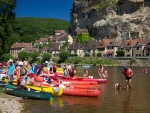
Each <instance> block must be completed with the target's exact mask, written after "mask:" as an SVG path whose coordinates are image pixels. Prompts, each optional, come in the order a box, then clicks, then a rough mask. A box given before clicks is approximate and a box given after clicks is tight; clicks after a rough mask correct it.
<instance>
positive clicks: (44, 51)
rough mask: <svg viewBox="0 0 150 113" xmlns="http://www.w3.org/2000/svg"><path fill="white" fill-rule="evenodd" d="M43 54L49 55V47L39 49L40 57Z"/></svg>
mask: <svg viewBox="0 0 150 113" xmlns="http://www.w3.org/2000/svg"><path fill="white" fill-rule="evenodd" d="M44 53H50V47H48V46H44V47H43V48H42V49H40V55H41V56H42V55H43V54H44Z"/></svg>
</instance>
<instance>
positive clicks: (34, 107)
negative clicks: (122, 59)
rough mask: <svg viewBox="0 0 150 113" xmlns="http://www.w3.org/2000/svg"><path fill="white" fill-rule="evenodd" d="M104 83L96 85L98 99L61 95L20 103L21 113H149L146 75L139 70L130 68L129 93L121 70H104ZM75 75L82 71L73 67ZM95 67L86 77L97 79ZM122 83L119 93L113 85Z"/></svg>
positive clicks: (149, 84)
mask: <svg viewBox="0 0 150 113" xmlns="http://www.w3.org/2000/svg"><path fill="white" fill-rule="evenodd" d="M106 68H107V70H108V74H109V75H108V78H107V79H108V82H107V83H105V84H100V86H101V94H100V96H99V97H98V98H89V97H74V96H62V97H54V100H53V101H51V102H50V101H42V100H23V101H22V102H23V103H25V104H26V109H25V110H24V111H23V113H48V112H52V113H150V108H149V105H150V98H149V94H150V74H142V73H140V69H141V68H140V67H131V68H132V70H133V72H134V75H133V77H132V88H133V89H132V90H131V91H130V90H129V91H128V90H125V78H124V75H123V74H122V67H106ZM75 69H76V70H77V75H79V76H83V71H84V70H83V68H82V67H81V66H76V67H75ZM97 69H98V67H96V66H92V67H91V68H89V69H88V71H89V75H90V76H94V78H98V77H99V76H98V74H97ZM115 83H120V84H122V89H121V90H115V89H114V84H115Z"/></svg>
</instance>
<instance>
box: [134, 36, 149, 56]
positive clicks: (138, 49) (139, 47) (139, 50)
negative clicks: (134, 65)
mask: <svg viewBox="0 0 150 113" xmlns="http://www.w3.org/2000/svg"><path fill="white" fill-rule="evenodd" d="M147 42H148V38H139V39H138V41H137V43H136V44H135V45H134V46H133V57H141V56H144V47H145V46H146V44H147Z"/></svg>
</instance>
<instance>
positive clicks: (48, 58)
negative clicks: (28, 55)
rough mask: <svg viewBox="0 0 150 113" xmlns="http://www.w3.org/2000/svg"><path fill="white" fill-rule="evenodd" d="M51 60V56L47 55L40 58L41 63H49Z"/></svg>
mask: <svg viewBox="0 0 150 113" xmlns="http://www.w3.org/2000/svg"><path fill="white" fill-rule="evenodd" d="M50 58H51V55H50V54H49V53H44V55H43V57H42V62H43V63H45V61H49V60H50Z"/></svg>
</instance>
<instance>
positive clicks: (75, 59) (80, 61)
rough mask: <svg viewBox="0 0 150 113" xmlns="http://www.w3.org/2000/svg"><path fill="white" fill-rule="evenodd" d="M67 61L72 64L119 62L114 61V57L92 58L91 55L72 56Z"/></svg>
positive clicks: (110, 63) (112, 63)
mask: <svg viewBox="0 0 150 113" xmlns="http://www.w3.org/2000/svg"><path fill="white" fill-rule="evenodd" d="M65 63H71V64H93V65H96V64H105V65H115V64H117V62H115V61H113V60H112V59H107V58H90V57H82V58H81V57H72V58H67V59H66V60H65Z"/></svg>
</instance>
